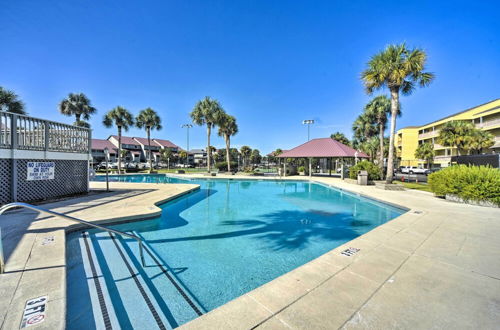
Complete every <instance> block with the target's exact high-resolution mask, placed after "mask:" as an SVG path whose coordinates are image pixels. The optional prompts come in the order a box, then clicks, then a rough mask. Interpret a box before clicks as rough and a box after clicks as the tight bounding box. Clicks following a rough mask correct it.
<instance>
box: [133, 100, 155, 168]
mask: <svg viewBox="0 0 500 330" xmlns="http://www.w3.org/2000/svg"><path fill="white" fill-rule="evenodd" d="M135 126H137V128H146V134H147V136H148V160H149V173H151V172H152V171H153V161H152V160H151V130H153V129H155V130H161V118H160V116H158V114H157V113H156V111H154V110H153V109H151V108H146V109H144V110H142V111H141V112H139V115H138V116H137V117H136V118H135Z"/></svg>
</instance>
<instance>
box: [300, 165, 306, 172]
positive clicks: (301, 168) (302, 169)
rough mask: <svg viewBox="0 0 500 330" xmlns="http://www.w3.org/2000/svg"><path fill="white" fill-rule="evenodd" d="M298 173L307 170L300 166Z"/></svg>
mask: <svg viewBox="0 0 500 330" xmlns="http://www.w3.org/2000/svg"><path fill="white" fill-rule="evenodd" d="M298 171H299V172H305V171H306V168H305V167H304V166H299V168H298Z"/></svg>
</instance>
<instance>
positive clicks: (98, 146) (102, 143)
mask: <svg viewBox="0 0 500 330" xmlns="http://www.w3.org/2000/svg"><path fill="white" fill-rule="evenodd" d="M91 146H92V150H98V151H104V149H105V148H108V150H109V153H110V154H114V153H115V152H116V150H117V147H116V146H115V145H114V144H113V143H111V142H110V141H108V140H103V139H92V142H91Z"/></svg>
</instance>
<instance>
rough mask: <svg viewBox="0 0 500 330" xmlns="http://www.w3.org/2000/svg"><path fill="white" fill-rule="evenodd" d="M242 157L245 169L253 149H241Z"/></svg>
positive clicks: (246, 147) (245, 147)
mask: <svg viewBox="0 0 500 330" xmlns="http://www.w3.org/2000/svg"><path fill="white" fill-rule="evenodd" d="M240 153H241V157H243V167H244V168H245V167H246V166H247V163H248V159H249V157H250V155H251V154H252V148H250V147H249V146H243V147H241V148H240Z"/></svg>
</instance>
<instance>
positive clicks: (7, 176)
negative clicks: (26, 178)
mask: <svg viewBox="0 0 500 330" xmlns="http://www.w3.org/2000/svg"><path fill="white" fill-rule="evenodd" d="M11 178H12V160H10V159H0V204H6V203H8V202H10V201H11V197H12V196H11V181H12V179H11Z"/></svg>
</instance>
